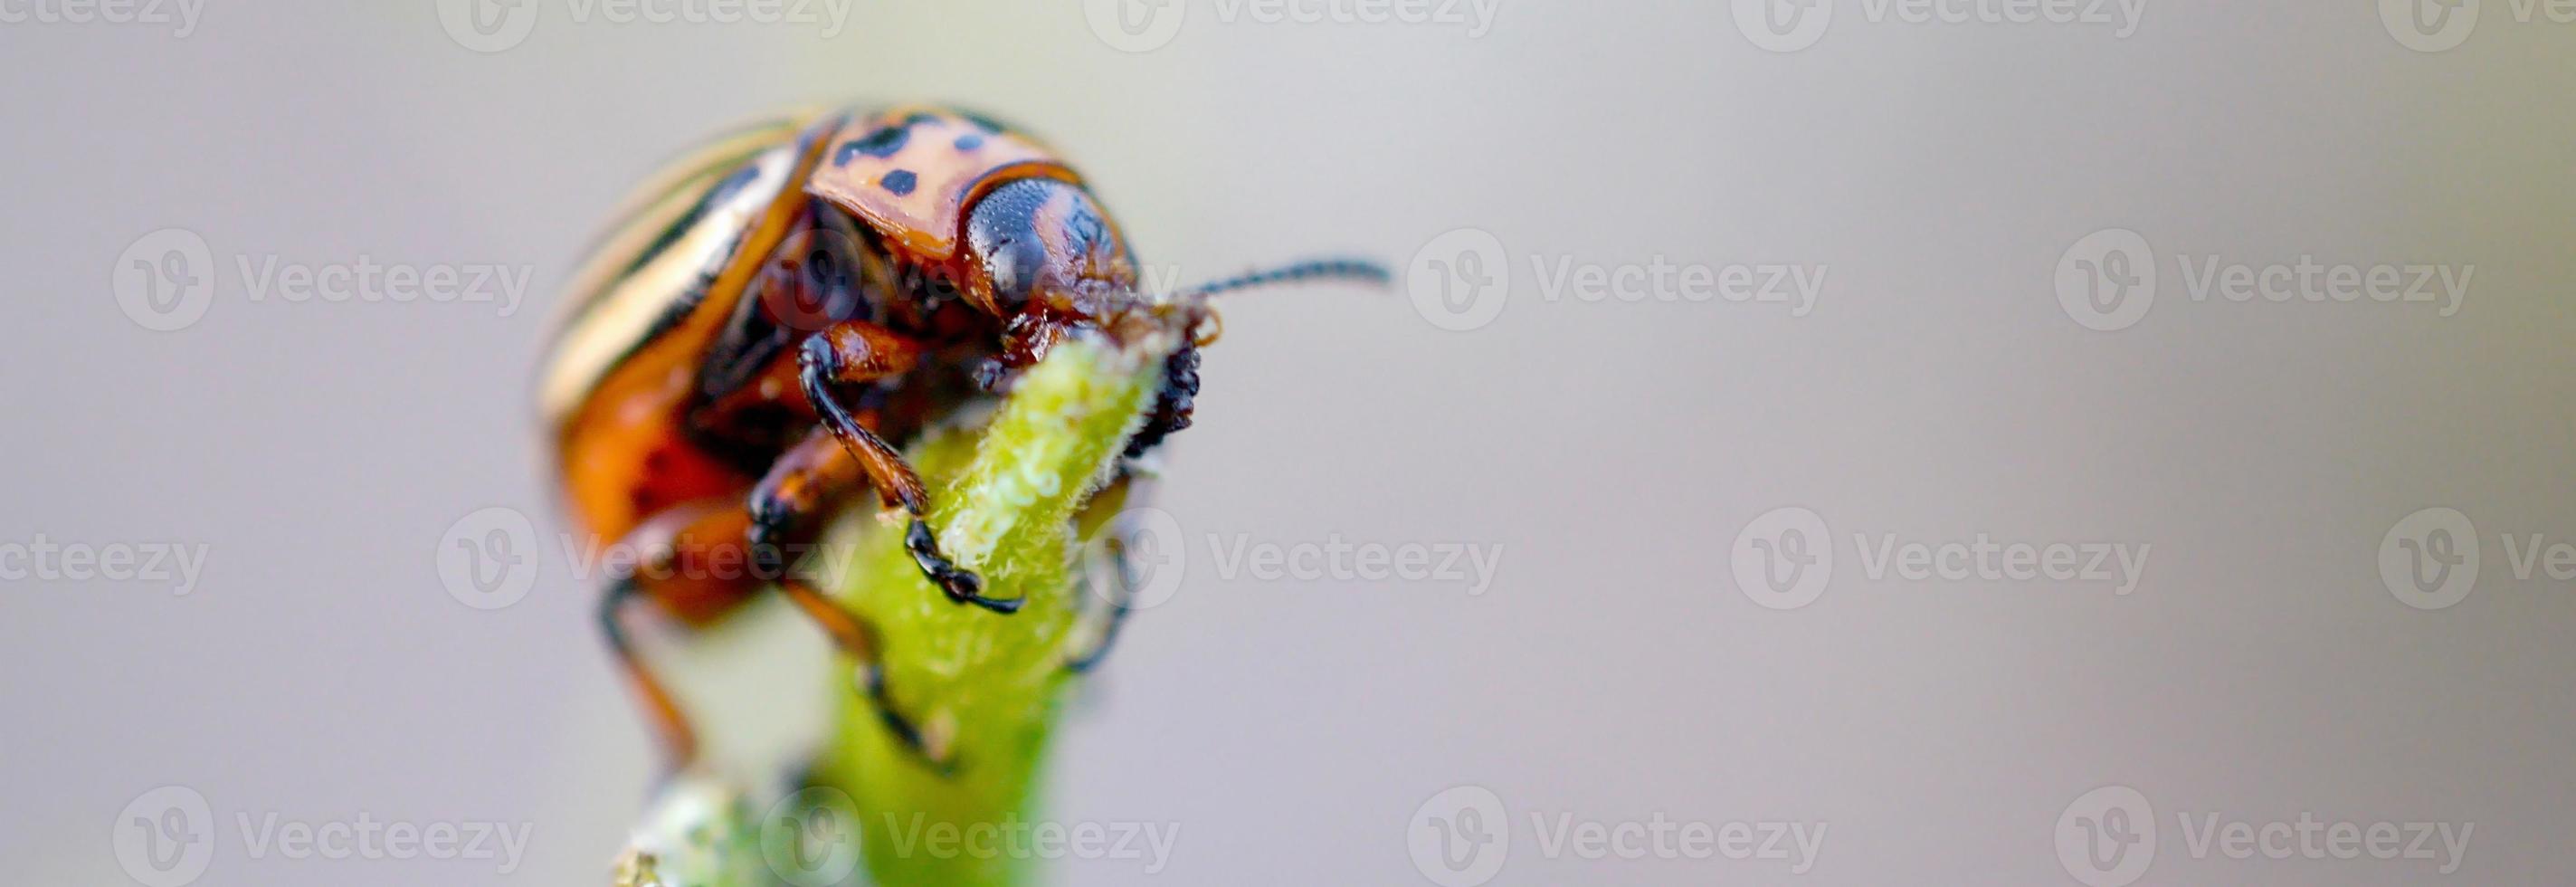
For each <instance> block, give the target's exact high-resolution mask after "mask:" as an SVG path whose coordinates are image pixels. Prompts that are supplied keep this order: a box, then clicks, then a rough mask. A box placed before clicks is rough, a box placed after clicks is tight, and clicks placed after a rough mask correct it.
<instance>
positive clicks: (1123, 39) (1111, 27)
mask: <svg viewBox="0 0 2576 887" xmlns="http://www.w3.org/2000/svg"><path fill="white" fill-rule="evenodd" d="M1189 14H1190V13H1189V9H1188V7H1187V5H1186V4H1185V3H1184V2H1183V0H1083V4H1082V15H1083V18H1085V19H1088V20H1089V21H1090V22H1091V33H1093V34H1094V35H1097V36H1099V38H1100V42H1102V43H1106V44H1109V47H1110V48H1111V49H1115V50H1118V51H1119V52H1152V51H1154V50H1157V49H1161V48H1163V46H1164V45H1165V44H1168V43H1171V42H1172V38H1174V37H1177V36H1180V33H1181V23H1182V22H1183V21H1184V20H1186V19H1188V18H1189Z"/></svg>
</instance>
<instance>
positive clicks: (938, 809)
mask: <svg viewBox="0 0 2576 887" xmlns="http://www.w3.org/2000/svg"><path fill="white" fill-rule="evenodd" d="M1147 338H1149V339H1151V340H1153V341H1152V342H1149V343H1147V344H1144V345H1141V346H1133V347H1128V348H1124V349H1120V348H1113V347H1110V346H1108V345H1105V344H1098V343H1093V342H1088V341H1074V342H1067V343H1065V344H1063V345H1061V346H1059V347H1057V348H1056V349H1055V350H1054V351H1053V352H1052V353H1050V354H1049V355H1048V356H1047V358H1046V360H1044V361H1043V362H1041V363H1039V364H1038V365H1037V366H1035V367H1033V368H1031V369H1030V370H1029V371H1028V372H1027V373H1025V374H1023V375H1022V376H1021V378H1020V379H1019V381H1018V382H1017V383H1016V384H1015V386H1014V387H1013V389H1012V391H1011V393H1010V395H1009V396H1008V397H1007V398H1006V399H1005V400H1004V401H1003V404H1002V406H1001V408H1000V410H999V412H998V413H996V414H995V415H994V416H993V418H992V420H991V422H990V423H988V424H987V425H985V427H983V428H982V429H981V430H980V431H974V432H963V433H947V434H935V435H930V436H928V437H926V438H925V439H924V440H923V441H922V442H921V443H920V444H919V445H917V446H915V447H914V448H913V450H912V453H911V457H912V459H913V462H914V465H915V466H916V467H917V468H919V469H920V470H921V471H922V474H923V477H924V479H925V480H928V481H929V483H930V486H931V488H932V489H933V490H934V491H936V493H935V495H934V497H933V504H932V508H931V513H930V524H931V528H932V529H933V530H934V531H935V532H936V533H937V534H938V537H939V542H940V545H941V547H942V548H943V549H945V550H946V552H947V553H948V555H949V556H950V557H952V558H954V559H955V560H956V561H957V562H958V563H959V564H960V565H962V566H965V567H968V568H970V569H973V570H975V571H976V572H977V573H979V574H980V575H982V577H983V579H984V588H985V593H986V594H987V595H990V596H993V597H1000V598H1019V599H1022V600H1024V601H1025V604H1024V605H1023V606H1022V607H1021V609H1020V610H1019V612H1017V613H1014V614H1010V615H1003V614H999V613H994V612H990V611H987V610H984V609H981V608H978V607H973V606H961V605H958V604H956V603H953V602H951V601H949V600H948V599H947V598H945V597H943V596H942V595H941V594H940V592H939V590H938V589H937V588H935V587H934V586H932V585H931V584H930V583H928V582H927V581H926V580H924V579H923V578H922V575H921V572H920V570H919V569H918V568H917V567H916V566H915V565H914V564H913V561H912V559H911V558H910V557H909V556H907V555H906V554H905V552H904V551H903V550H902V544H901V542H902V530H903V527H902V526H901V525H900V524H891V523H883V522H874V521H862V522H858V523H860V524H863V525H861V526H857V527H854V528H851V529H850V530H849V532H851V533H853V534H855V538H854V539H852V538H847V537H845V539H844V540H842V541H849V542H852V543H853V544H856V545H858V546H859V548H858V549H857V550H858V552H859V556H858V557H857V558H856V559H854V560H853V561H852V563H854V564H856V565H857V566H856V568H855V569H854V570H852V572H851V574H850V575H846V576H836V577H829V580H830V581H831V583H832V584H833V587H836V588H839V589H841V590H842V594H843V601H844V602H845V603H847V604H849V605H850V606H852V607H854V608H855V609H857V610H858V611H859V612H862V613H865V614H867V615H868V616H869V617H870V618H872V619H874V620H875V622H876V624H877V627H878V630H879V632H880V633H881V636H882V637H883V639H884V643H885V650H884V659H885V677H886V680H887V682H888V684H889V685H890V686H891V687H892V688H893V689H892V692H893V694H894V697H895V702H896V705H897V706H898V707H900V708H901V709H902V710H903V713H904V714H905V715H906V716H908V717H910V718H912V719H913V722H914V723H915V724H917V725H920V726H921V727H922V729H923V730H924V732H925V733H927V734H928V735H929V736H930V737H931V742H932V744H933V745H934V746H943V745H944V746H945V747H947V748H949V749H950V750H951V752H952V755H953V761H954V769H953V772H950V773H945V774H943V773H940V772H937V771H936V770H934V769H933V768H931V767H930V766H928V765H927V764H926V763H925V761H924V760H923V759H922V758H921V757H920V756H919V755H917V754H915V753H913V752H912V751H911V750H909V749H908V748H906V747H904V746H903V745H901V744H900V743H899V742H897V741H896V740H895V738H894V736H893V734H892V733H891V732H889V731H888V730H886V729H885V728H884V727H883V726H882V725H881V723H880V722H879V720H878V717H877V712H876V711H875V709H874V708H873V707H872V706H871V705H870V704H869V702H868V700H867V698H866V697H865V696H864V695H862V694H860V693H858V692H856V691H855V690H853V691H852V692H850V693H847V694H845V695H844V697H843V699H842V702H841V711H840V713H839V717H838V719H837V724H838V727H837V732H836V737H835V738H836V741H835V742H834V743H833V744H832V746H831V747H830V748H829V749H828V750H827V751H826V752H825V754H824V755H823V756H822V759H821V760H820V761H819V762H818V767H817V769H816V771H815V774H814V775H815V781H816V783H817V784H820V785H825V786H830V787H834V788H839V789H841V790H843V791H847V792H849V794H850V795H851V797H852V798H854V799H855V800H856V802H857V806H858V811H859V814H860V817H861V825H862V834H863V835H864V842H865V843H864V847H865V850H866V854H867V860H868V868H869V871H870V872H871V873H872V874H873V875H874V876H875V880H876V883H878V884H882V885H889V887H892V885H912V884H943V885H998V884H1012V883H1017V882H1019V881H1020V880H1022V878H1021V877H1020V875H1021V874H1022V873H1023V870H1024V869H1025V868H1026V864H1027V862H1028V861H1027V860H1024V859H1011V858H1007V857H1006V856H1003V855H998V854H983V855H978V854H977V853H974V852H969V851H968V850H966V849H965V846H964V845H963V844H962V843H961V842H957V841H956V840H955V836H957V835H962V834H968V833H971V832H972V830H973V829H974V828H975V827H985V828H988V829H989V828H1001V829H1005V830H1008V829H1012V828H1015V827H1016V826H1018V825H1021V824H1025V823H1027V822H1028V821H1029V817H1030V804H1031V800H1032V787H1033V784H1034V781H1035V778H1036V776H1037V774H1038V771H1039V764H1040V760H1041V758H1042V757H1043V754H1044V752H1045V749H1046V741H1047V733H1048V729H1049V727H1050V726H1051V725H1052V724H1053V721H1054V715H1055V710H1056V703H1057V696H1058V692H1057V691H1058V690H1059V689H1060V688H1062V686H1063V685H1064V678H1065V674H1066V673H1065V671H1064V669H1063V662H1064V659H1065V656H1066V655H1067V653H1068V649H1067V648H1068V645H1069V644H1070V643H1071V638H1070V635H1072V634H1073V633H1074V631H1075V628H1076V621H1077V616H1078V615H1079V613H1080V611H1081V608H1082V607H1083V602H1081V601H1078V600H1076V593H1075V591H1074V581H1073V577H1074V570H1075V569H1076V565H1075V564H1074V553H1075V549H1074V543H1075V541H1076V540H1075V538H1074V530H1073V526H1074V518H1075V516H1076V513H1077V512H1078V511H1079V510H1081V509H1082V507H1083V506H1084V504H1085V503H1086V502H1088V501H1089V499H1090V498H1091V495H1092V493H1093V492H1094V491H1095V490H1097V489H1098V488H1099V486H1100V485H1101V483H1102V482H1103V481H1104V480H1106V479H1107V478H1108V477H1109V476H1110V474H1111V472H1112V469H1113V468H1114V467H1115V465H1116V464H1117V459H1118V457H1119V454H1120V452H1121V451H1122V450H1123V449H1124V448H1125V446H1126V442H1127V439H1128V437H1129V436H1130V435H1131V434H1133V433H1134V431H1135V429H1136V426H1137V424H1138V423H1139V422H1140V421H1141V419H1142V416H1143V415H1144V411H1145V409H1146V407H1148V406H1149V405H1150V404H1151V400H1150V399H1151V398H1152V396H1153V394H1154V392H1155V391H1156V389H1157V388H1158V387H1159V386H1160V383H1161V372H1162V363H1163V359H1164V357H1166V356H1167V355H1168V354H1169V351H1170V347H1171V345H1172V344H1173V342H1175V341H1176V337H1175V336H1173V335H1168V334H1165V335H1156V336H1151V337H1147ZM1097 606H1098V602H1096V601H1095V602H1092V607H1093V608H1094V609H1096V608H1097ZM951 829H953V831H951ZM1003 833H1004V834H1007V833H1008V832H1007V831H1006V832H1003ZM943 836H947V837H948V840H947V841H944V842H943V841H941V840H940V839H941V838H942V837H943Z"/></svg>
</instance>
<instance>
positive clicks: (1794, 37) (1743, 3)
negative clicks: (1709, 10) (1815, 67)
mask: <svg viewBox="0 0 2576 887" xmlns="http://www.w3.org/2000/svg"><path fill="white" fill-rule="evenodd" d="M1833 25H1834V4H1833V0H1735V29H1736V30H1738V31H1741V32H1743V33H1744V39H1746V40H1750V41H1753V45H1755V46H1758V47H1761V48H1763V49H1766V50H1770V51H1772V52H1797V51H1798V50H1801V49H1805V48H1807V47H1810V46H1814V45H1816V41H1818V40H1823V39H1825V29H1827V28H1831V27H1833Z"/></svg>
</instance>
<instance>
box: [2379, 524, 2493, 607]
mask: <svg viewBox="0 0 2576 887" xmlns="http://www.w3.org/2000/svg"><path fill="white" fill-rule="evenodd" d="M2379 579H2380V581H2382V582H2385V583H2387V584H2388V593H2389V594H2393V595H2396V596H2397V599H2398V600H2399V601H2402V602H2404V603H2405V604H2406V605H2407V606H2409V607H2414V608H2415V609H2418V610H2439V609H2443V608H2446V607H2449V606H2451V605H2453V604H2457V603H2459V602H2461V601H2463V600H2467V599H2468V597H2469V592H2470V591H2473V590H2475V589H2476V588H2477V587H2478V528H2477V525H2476V524H2472V523H2470V522H2469V516H2468V515H2465V514H2461V513H2460V510H2459V509H2457V508H2426V509H2423V510H2421V511H2417V512H2415V513H2414V514H2410V515H2407V516H2405V517H2404V518H2401V519H2399V520H2398V521H2397V524H2396V525H2395V526H2392V527H2389V528H2388V535H2386V536H2383V537H2381V538H2380V540H2379Z"/></svg>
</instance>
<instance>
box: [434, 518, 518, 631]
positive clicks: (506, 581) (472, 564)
mask: <svg viewBox="0 0 2576 887" xmlns="http://www.w3.org/2000/svg"><path fill="white" fill-rule="evenodd" d="M539 554H540V552H539V550H538V548H537V525H536V523H535V522H533V521H530V520H528V516H527V515H526V514H525V513H522V512H520V511H519V510H518V509H515V508H502V507H497V506H496V507H492V508H485V509H480V510H477V511H475V512H474V513H472V514H468V515H466V516H464V517H461V518H458V519H457V520H456V522H455V523H453V524H450V525H448V527H447V533H446V534H445V535H442V536H440V537H439V540H438V550H437V552H436V558H437V563H438V581H439V584H440V585H443V586H445V587H446V588H447V594H448V596H449V597H453V598H455V599H456V600H457V602H458V603H461V604H464V605H466V606H468V607H473V608H474V609H477V610H498V609H501V608H503V607H508V606H510V605H512V604H516V603H518V602H519V601H521V600H525V599H526V598H527V596H528V591H529V590H530V589H533V588H535V587H537V572H538V565H537V557H538V555H539Z"/></svg>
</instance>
